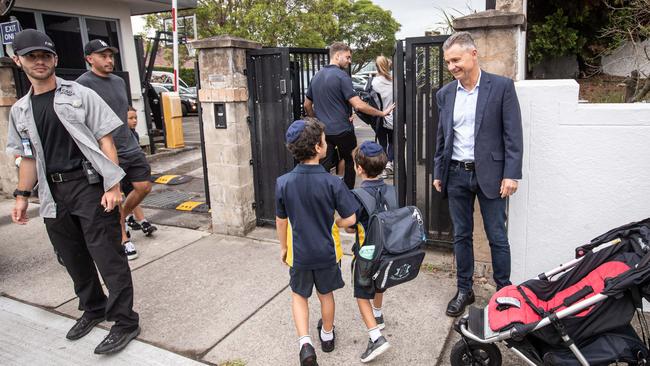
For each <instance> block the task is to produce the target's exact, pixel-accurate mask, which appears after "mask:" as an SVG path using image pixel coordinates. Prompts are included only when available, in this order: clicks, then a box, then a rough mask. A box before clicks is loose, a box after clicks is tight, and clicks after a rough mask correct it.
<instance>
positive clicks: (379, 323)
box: [375, 314, 386, 330]
mask: <svg viewBox="0 0 650 366" xmlns="http://www.w3.org/2000/svg"><path fill="white" fill-rule="evenodd" d="M375 322H377V326H378V327H379V330H384V328H386V323H384V315H383V314H382V315H380V316H376V317H375Z"/></svg>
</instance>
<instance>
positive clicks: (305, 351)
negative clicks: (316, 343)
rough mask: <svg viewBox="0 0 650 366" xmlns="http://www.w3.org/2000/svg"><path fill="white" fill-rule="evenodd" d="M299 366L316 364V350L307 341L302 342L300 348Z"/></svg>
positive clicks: (313, 365)
mask: <svg viewBox="0 0 650 366" xmlns="http://www.w3.org/2000/svg"><path fill="white" fill-rule="evenodd" d="M300 366H318V362H316V350H314V347H313V346H312V345H311V344H309V343H305V344H303V345H302V348H300Z"/></svg>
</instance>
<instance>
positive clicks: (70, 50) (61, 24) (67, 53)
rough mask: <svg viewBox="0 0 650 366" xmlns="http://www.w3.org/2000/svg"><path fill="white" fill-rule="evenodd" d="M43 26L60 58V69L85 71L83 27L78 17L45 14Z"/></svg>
mask: <svg viewBox="0 0 650 366" xmlns="http://www.w3.org/2000/svg"><path fill="white" fill-rule="evenodd" d="M43 26H44V27H45V33H47V35H48V36H50V38H52V41H54V45H55V46H56V53H57V55H58V56H59V67H65V68H70V69H85V68H86V65H85V61H84V52H83V41H82V39H81V26H80V25H79V18H78V17H71V16H62V15H52V14H43Z"/></svg>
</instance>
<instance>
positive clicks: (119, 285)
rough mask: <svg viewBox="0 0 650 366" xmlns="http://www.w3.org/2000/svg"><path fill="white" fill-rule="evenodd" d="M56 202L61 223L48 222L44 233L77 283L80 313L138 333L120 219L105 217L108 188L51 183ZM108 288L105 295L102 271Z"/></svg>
mask: <svg viewBox="0 0 650 366" xmlns="http://www.w3.org/2000/svg"><path fill="white" fill-rule="evenodd" d="M49 185H50V190H51V191H52V195H53V196H54V201H55V202H56V205H57V208H56V218H45V219H44V221H45V228H46V229H47V234H48V236H49V237H50V241H51V242H52V245H53V246H54V250H55V251H56V252H57V253H58V254H59V256H60V257H61V259H62V260H63V263H64V265H65V268H66V270H67V271H68V274H69V275H70V277H71V278H72V282H73V283H74V291H75V293H76V294H77V296H78V297H79V310H83V311H84V313H85V314H86V315H87V316H90V317H99V316H102V315H105V316H106V320H108V321H114V322H115V326H116V327H117V328H118V329H119V328H123V329H127V330H133V329H135V328H137V326H138V322H139V318H138V314H137V313H136V312H134V311H133V282H132V280H131V269H130V268H129V264H128V261H127V259H126V256H125V255H124V249H123V247H122V244H121V235H122V233H121V229H120V213H119V210H118V209H117V208H115V209H113V211H111V212H104V207H102V205H101V198H102V195H103V194H104V190H103V186H102V184H101V183H99V184H93V185H90V184H88V181H87V180H86V179H85V178H81V179H77V180H73V181H69V182H63V183H49ZM95 265H97V269H99V273H100V274H101V275H102V278H103V279H104V283H105V284H106V287H107V288H108V298H106V295H104V291H103V290H102V284H101V282H100V280H99V277H98V275H97V270H96V269H95Z"/></svg>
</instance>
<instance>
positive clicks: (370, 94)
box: [355, 76, 384, 132]
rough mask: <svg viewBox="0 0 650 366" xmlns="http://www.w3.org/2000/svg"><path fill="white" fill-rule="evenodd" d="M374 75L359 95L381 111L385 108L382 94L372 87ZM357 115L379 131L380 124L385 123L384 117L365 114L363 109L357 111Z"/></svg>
mask: <svg viewBox="0 0 650 366" xmlns="http://www.w3.org/2000/svg"><path fill="white" fill-rule="evenodd" d="M372 79H373V78H372V76H371V77H370V78H369V79H368V83H367V84H366V88H365V89H364V90H363V91H360V92H358V93H357V94H358V95H359V98H361V100H363V101H364V102H365V103H367V104H368V105H369V106H371V107H373V108H375V109H378V110H380V111H383V110H384V105H383V103H382V101H381V95H379V93H377V92H376V91H375V90H374V89H373V88H372ZM355 113H356V114H357V116H359V119H361V120H362V121H363V122H365V123H367V124H368V125H370V127H372V129H373V130H374V131H375V132H377V130H378V129H379V126H381V125H382V123H383V118H382V117H377V116H371V115H369V114H365V113H363V112H361V111H355Z"/></svg>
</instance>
